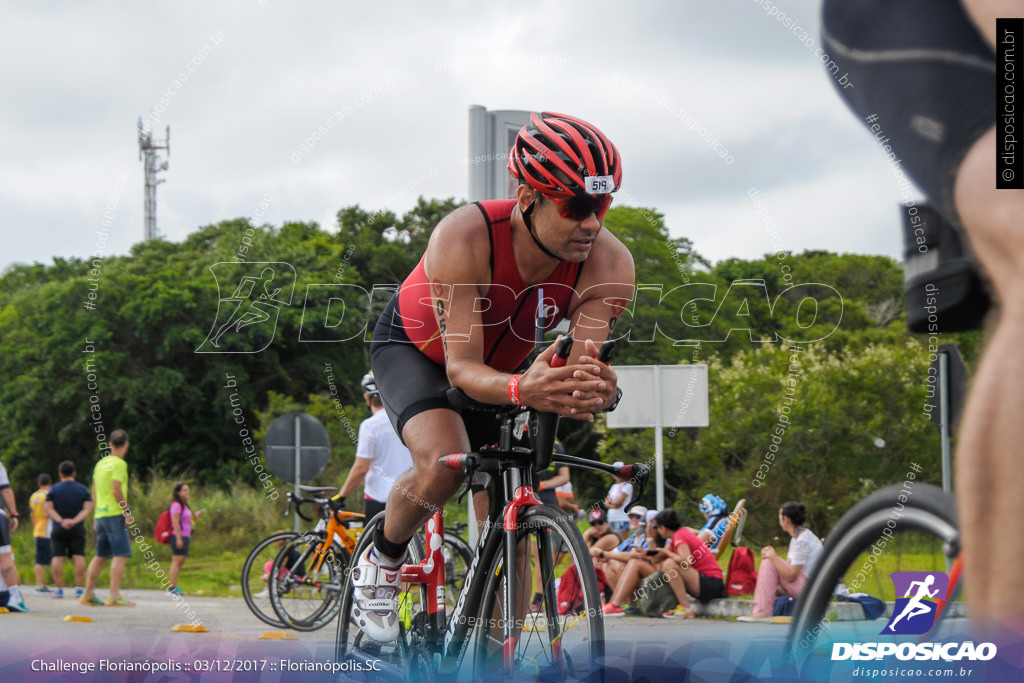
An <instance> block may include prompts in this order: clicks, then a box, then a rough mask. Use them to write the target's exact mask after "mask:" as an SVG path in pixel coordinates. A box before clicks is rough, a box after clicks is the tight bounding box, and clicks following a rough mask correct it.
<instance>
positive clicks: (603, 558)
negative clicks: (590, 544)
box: [590, 505, 658, 589]
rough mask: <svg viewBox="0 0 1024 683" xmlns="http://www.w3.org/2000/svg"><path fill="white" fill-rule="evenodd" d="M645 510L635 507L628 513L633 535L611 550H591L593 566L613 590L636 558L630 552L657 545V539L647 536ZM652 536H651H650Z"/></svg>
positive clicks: (639, 506)
mask: <svg viewBox="0 0 1024 683" xmlns="http://www.w3.org/2000/svg"><path fill="white" fill-rule="evenodd" d="M647 514H648V512H647V508H645V507H643V506H642V505H636V506H634V507H633V509H632V510H630V511H629V526H630V527H631V528H632V529H633V534H632V535H631V536H630V537H629V538H627V539H626V540H625V541H623V542H622V543H620V544H619V545H618V546H616V547H615V548H614V549H613V550H604V549H601V548H596V547H595V548H591V549H590V556H591V557H592V558H594V566H595V567H600V568H601V569H603V570H604V573H605V576H606V577H607V578H608V583H609V585H611V587H612V588H613V589H614V588H615V586H617V585H618V583H619V575H620V574H621V573H622V571H623V570H624V569H625V568H626V565H627V564H628V563H629V561H630V560H631V559H633V558H634V557H636V555H634V554H633V553H631V552H630V551H631V550H633V549H634V548H637V549H639V550H646V549H647V548H654V547H656V546H657V545H658V541H657V539H653V538H652V537H651V536H648V532H647ZM652 535H653V534H652Z"/></svg>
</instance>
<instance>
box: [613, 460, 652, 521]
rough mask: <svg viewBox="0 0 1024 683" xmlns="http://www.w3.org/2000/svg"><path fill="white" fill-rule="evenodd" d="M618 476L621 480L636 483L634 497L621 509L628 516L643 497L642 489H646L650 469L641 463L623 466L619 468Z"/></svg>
mask: <svg viewBox="0 0 1024 683" xmlns="http://www.w3.org/2000/svg"><path fill="white" fill-rule="evenodd" d="M619 476H620V477H622V478H623V479H629V480H630V481H632V482H636V495H635V496H633V499H632V500H631V501H629V504H628V505H627V506H626V507H625V508H624V509H623V512H625V513H626V514H629V511H630V509H632V507H633V506H634V505H636V504H637V503H639V502H640V498H641V497H642V496H643V495H644V489H645V488H647V480H648V479H649V478H650V476H651V468H650V467H648V466H647V465H644V464H643V463H635V464H632V465H623V466H622V467H620V468H619Z"/></svg>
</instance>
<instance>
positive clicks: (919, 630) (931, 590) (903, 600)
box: [882, 572, 949, 635]
mask: <svg viewBox="0 0 1024 683" xmlns="http://www.w3.org/2000/svg"><path fill="white" fill-rule="evenodd" d="M889 576H890V578H892V583H893V586H895V587H896V607H895V608H893V611H892V617H890V618H889V623H888V624H886V625H885V628H883V629H882V633H883V634H886V635H893V634H902V635H921V634H923V633H928V631H930V630H931V628H932V626H933V625H934V624H935V614H936V607H937V604H938V603H939V602H945V600H946V591H947V590H948V589H949V577H948V576H946V574H945V572H893V573H892V574H890V575H889ZM901 596H902V597H901Z"/></svg>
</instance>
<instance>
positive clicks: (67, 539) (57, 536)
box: [50, 524, 85, 557]
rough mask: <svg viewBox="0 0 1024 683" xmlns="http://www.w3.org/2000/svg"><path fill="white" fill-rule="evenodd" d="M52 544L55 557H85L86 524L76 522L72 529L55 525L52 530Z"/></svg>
mask: <svg viewBox="0 0 1024 683" xmlns="http://www.w3.org/2000/svg"><path fill="white" fill-rule="evenodd" d="M50 546H51V547H52V548H53V556H54V557H74V556H75V555H81V556H82V557H85V524H76V525H75V526H73V527H71V528H70V529H65V528H64V527H62V526H60V525H56V526H54V528H53V531H52V532H50Z"/></svg>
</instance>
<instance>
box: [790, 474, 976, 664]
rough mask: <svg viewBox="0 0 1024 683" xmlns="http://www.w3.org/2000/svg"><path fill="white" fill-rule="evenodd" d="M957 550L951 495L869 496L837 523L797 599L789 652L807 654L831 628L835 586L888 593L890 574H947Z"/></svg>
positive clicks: (890, 491)
mask: <svg viewBox="0 0 1024 683" xmlns="http://www.w3.org/2000/svg"><path fill="white" fill-rule="evenodd" d="M901 495H902V499H903V501H905V502H901V499H900V497H901ZM959 552H960V534H959V531H958V529H957V519H956V501H955V500H954V498H953V496H952V495H950V494H948V493H946V492H945V491H943V490H942V489H940V488H938V487H936V486H932V485H931V484H916V485H915V486H914V487H913V489H912V493H911V495H909V496H908V495H906V489H904V488H903V487H902V486H900V485H896V486H890V487H888V488H884V489H882V490H881V491H877V492H875V493H873V494H871V495H870V496H868V497H867V498H865V499H864V500H862V501H861V502H860V503H858V504H857V505H855V506H854V507H853V508H851V509H850V511H849V512H847V513H846V514H845V515H843V518H842V519H841V520H839V523H838V524H837V525H836V527H835V529H834V530H833V531H832V533H831V534H830V535H829V537H828V540H827V542H826V543H825V547H824V549H823V550H822V554H821V558H820V559H819V560H818V564H817V567H816V569H815V570H814V571H813V575H812V576H811V577H810V579H809V580H808V582H807V584H806V585H805V586H804V590H803V592H801V594H800V597H799V599H798V600H797V601H796V606H795V609H794V611H793V621H792V623H791V625H790V630H789V641H790V648H791V649H792V652H793V654H795V655H806V654H808V653H809V652H810V651H811V650H812V648H813V647H814V645H815V643H816V642H817V640H818V639H819V638H820V636H822V635H823V634H824V633H825V632H826V630H827V629H828V628H830V626H831V624H830V623H829V622H828V621H827V620H826V619H825V615H826V613H827V612H828V609H829V607H830V603H831V600H832V596H833V594H834V593H835V590H836V586H837V585H839V584H840V583H844V582H845V583H847V586H848V588H849V589H850V591H851V592H861V591H862V592H870V593H873V594H876V595H887V592H888V591H890V590H891V588H892V583H891V581H890V579H889V574H890V573H892V572H894V571H946V566H947V564H948V563H949V562H951V561H952V560H953V559H954V558H955V557H956V556H957V555H958V554H959ZM950 588H952V586H951V587H950ZM895 597H903V596H895ZM947 597H948V598H949V599H952V597H953V596H952V595H950V596H947Z"/></svg>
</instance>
